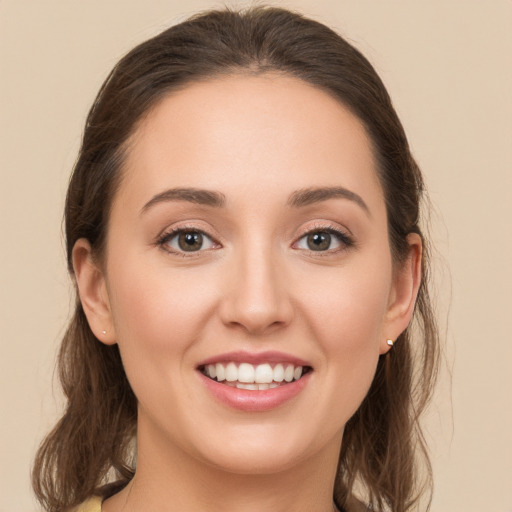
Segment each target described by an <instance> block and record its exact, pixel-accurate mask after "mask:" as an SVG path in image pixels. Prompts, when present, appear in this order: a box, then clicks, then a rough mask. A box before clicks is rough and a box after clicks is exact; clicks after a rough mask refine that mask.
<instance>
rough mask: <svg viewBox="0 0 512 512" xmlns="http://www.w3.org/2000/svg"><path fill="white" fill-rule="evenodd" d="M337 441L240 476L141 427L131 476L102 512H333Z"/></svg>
mask: <svg viewBox="0 0 512 512" xmlns="http://www.w3.org/2000/svg"><path fill="white" fill-rule="evenodd" d="M340 443H341V435H340V436H339V438H336V439H333V440H332V441H331V442H329V443H327V444H326V446H325V449H324V450H322V451H321V452H320V453H315V454H314V455H313V456H311V457H310V458H308V459H307V460H302V461H296V462H295V463H294V464H290V465H289V467H284V468H280V469H279V470H276V471H274V472H267V473H265V472H261V473H246V474H238V473H234V472H230V471H226V470H224V469H222V468H218V467H215V466H213V465H211V464H208V463H205V462H204V461H202V460H200V459H199V458H197V457H193V456H190V454H188V453H186V452H185V451H183V450H181V449H180V447H178V446H176V445H172V444H170V443H169V442H168V440H167V442H165V440H163V439H161V440H160V442H159V440H158V436H155V432H151V433H150V432H145V431H144V429H143V428H140V425H139V433H138V460H137V471H136V474H135V477H134V478H133V480H132V482H130V484H129V485H128V486H127V487H126V488H125V489H124V490H123V491H121V492H120V493H118V494H116V495H115V496H113V497H112V498H110V499H108V500H107V501H106V502H105V503H104V506H103V512H135V511H137V512H146V511H151V510H159V511H161V512H177V511H179V512H197V511H203V510H204V511H206V510H222V511H223V512H262V511H272V512H290V511H293V512H313V511H314V512H333V510H335V508H334V506H333V501H332V496H333V488H334V478H335V474H336V468H337V463H338V452H339V447H340Z"/></svg>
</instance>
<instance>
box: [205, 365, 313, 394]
mask: <svg viewBox="0 0 512 512" xmlns="http://www.w3.org/2000/svg"><path fill="white" fill-rule="evenodd" d="M203 371H204V373H205V375H207V376H208V377H210V378H211V379H216V380H217V381H218V382H223V381H225V383H226V384H229V385H231V386H233V387H237V388H240V389H254V390H264V389H270V388H275V387H278V386H279V385H280V384H281V383H282V382H283V381H284V382H292V381H294V380H299V379H300V378H301V377H302V373H303V367H302V366H294V365H293V364H282V363H278V364H276V365H275V366H274V367H273V368H272V366H271V365H270V364H269V363H264V364H259V365H252V364H250V363H240V364H238V365H237V363H235V362H229V363H227V364H223V363H217V364H208V365H206V366H205V367H204V370H203Z"/></svg>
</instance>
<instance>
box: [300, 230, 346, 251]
mask: <svg viewBox="0 0 512 512" xmlns="http://www.w3.org/2000/svg"><path fill="white" fill-rule="evenodd" d="M353 244H354V242H353V241H352V238H351V237H349V236H348V235H347V234H345V233H344V232H342V231H341V230H338V229H334V228H325V229H316V230H313V231H310V232H309V233H305V234H304V235H303V236H301V237H300V238H299V239H298V240H297V242H295V244H294V245H293V248H294V249H302V250H306V251H312V252H330V253H334V252H336V251H337V250H340V249H343V248H348V247H351V246H353Z"/></svg>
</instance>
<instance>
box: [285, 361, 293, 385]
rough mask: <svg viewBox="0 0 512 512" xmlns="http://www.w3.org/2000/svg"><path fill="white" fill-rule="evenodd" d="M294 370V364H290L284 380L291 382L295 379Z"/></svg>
mask: <svg viewBox="0 0 512 512" xmlns="http://www.w3.org/2000/svg"><path fill="white" fill-rule="evenodd" d="M293 371H294V368H293V365H292V364H289V365H288V366H287V367H286V369H285V371H284V380H285V381H286V382H291V381H292V380H293Z"/></svg>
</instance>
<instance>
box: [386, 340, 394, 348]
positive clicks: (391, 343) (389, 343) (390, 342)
mask: <svg viewBox="0 0 512 512" xmlns="http://www.w3.org/2000/svg"><path fill="white" fill-rule="evenodd" d="M386 343H387V344H388V345H389V346H390V347H392V346H393V345H394V344H395V342H394V341H393V340H386Z"/></svg>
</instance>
